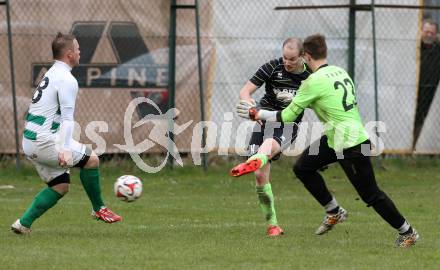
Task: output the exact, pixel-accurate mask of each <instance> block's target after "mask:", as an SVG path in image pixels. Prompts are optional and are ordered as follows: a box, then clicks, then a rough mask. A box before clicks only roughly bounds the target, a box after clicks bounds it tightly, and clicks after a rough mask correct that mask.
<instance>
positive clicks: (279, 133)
mask: <svg viewBox="0 0 440 270" xmlns="http://www.w3.org/2000/svg"><path fill="white" fill-rule="evenodd" d="M298 125H299V124H298V123H280V122H263V125H262V126H261V125H260V124H258V123H257V124H255V127H254V130H253V131H252V136H251V139H250V140H249V146H248V154H249V156H252V155H255V154H256V153H257V152H258V148H259V147H260V145H261V144H263V141H264V140H266V139H269V138H273V139H274V140H275V141H277V142H278V144H279V145H280V146H281V147H283V146H284V145H285V144H292V143H293V141H294V140H295V139H296V136H297V134H298ZM280 155H281V153H280V154H277V155H276V156H274V157H273V158H272V160H277V159H279V158H280Z"/></svg>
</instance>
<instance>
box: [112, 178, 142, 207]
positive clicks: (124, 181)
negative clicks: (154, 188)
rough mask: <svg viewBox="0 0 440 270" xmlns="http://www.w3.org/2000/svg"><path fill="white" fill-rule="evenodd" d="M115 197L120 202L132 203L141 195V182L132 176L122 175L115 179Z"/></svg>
mask: <svg viewBox="0 0 440 270" xmlns="http://www.w3.org/2000/svg"><path fill="white" fill-rule="evenodd" d="M115 195H116V197H118V198H119V199H120V200H122V201H125V202H132V201H135V200H137V199H138V198H139V197H140V196H141V195H142V181H141V180H140V179H139V178H137V177H136V176H133V175H123V176H120V177H119V178H118V179H116V182H115Z"/></svg>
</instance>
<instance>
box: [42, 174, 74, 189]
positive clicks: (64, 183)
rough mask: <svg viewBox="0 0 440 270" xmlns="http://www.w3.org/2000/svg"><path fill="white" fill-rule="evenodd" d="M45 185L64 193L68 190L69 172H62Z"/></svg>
mask: <svg viewBox="0 0 440 270" xmlns="http://www.w3.org/2000/svg"><path fill="white" fill-rule="evenodd" d="M47 185H48V186H49V187H50V188H52V189H53V190H55V191H56V192H58V193H59V194H61V195H64V194H66V193H67V192H69V188H70V174H68V173H67V172H66V173H63V174H61V175H59V176H57V177H55V178H54V179H52V180H51V181H50V182H49V183H47Z"/></svg>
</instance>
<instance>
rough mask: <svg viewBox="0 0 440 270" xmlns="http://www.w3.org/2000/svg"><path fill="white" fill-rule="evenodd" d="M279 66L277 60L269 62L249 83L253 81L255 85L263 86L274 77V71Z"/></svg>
mask: <svg viewBox="0 0 440 270" xmlns="http://www.w3.org/2000/svg"><path fill="white" fill-rule="evenodd" d="M278 64H279V63H278V60H276V59H275V60H272V61H270V62H267V63H266V64H264V65H262V66H261V67H260V68H259V69H258V71H257V72H256V73H255V74H254V76H252V78H251V79H250V80H249V81H251V82H252V83H253V84H255V85H256V86H258V87H260V86H262V85H263V84H264V83H265V82H267V81H268V80H269V78H270V77H271V76H272V74H273V71H274V70H275V67H276V66H277V65H278Z"/></svg>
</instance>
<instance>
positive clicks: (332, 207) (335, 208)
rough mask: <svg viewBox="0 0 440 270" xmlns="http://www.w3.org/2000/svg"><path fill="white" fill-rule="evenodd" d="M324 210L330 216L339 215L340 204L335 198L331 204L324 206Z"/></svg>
mask: <svg viewBox="0 0 440 270" xmlns="http://www.w3.org/2000/svg"><path fill="white" fill-rule="evenodd" d="M324 208H325V211H326V212H327V213H328V214H337V213H338V212H339V204H338V202H337V201H336V199H335V198H334V197H333V198H332V200H331V201H330V202H329V203H327V204H326V205H324Z"/></svg>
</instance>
